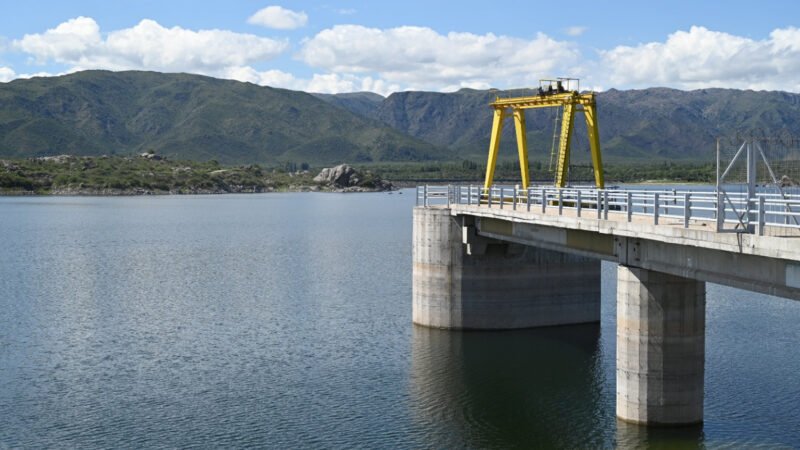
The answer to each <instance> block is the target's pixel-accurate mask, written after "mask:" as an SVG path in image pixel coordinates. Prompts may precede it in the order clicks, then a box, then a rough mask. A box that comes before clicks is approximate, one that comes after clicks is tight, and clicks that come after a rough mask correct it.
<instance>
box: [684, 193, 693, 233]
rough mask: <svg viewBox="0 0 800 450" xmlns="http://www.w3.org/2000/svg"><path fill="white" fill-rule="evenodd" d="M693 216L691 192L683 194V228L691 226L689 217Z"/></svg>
mask: <svg viewBox="0 0 800 450" xmlns="http://www.w3.org/2000/svg"><path fill="white" fill-rule="evenodd" d="M690 217H692V203H691V194H689V193H688V192H685V193H684V194H683V228H689V218H690Z"/></svg>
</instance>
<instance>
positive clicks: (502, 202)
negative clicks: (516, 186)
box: [500, 187, 506, 209]
mask: <svg viewBox="0 0 800 450" xmlns="http://www.w3.org/2000/svg"><path fill="white" fill-rule="evenodd" d="M505 194H506V193H505V188H503V187H501V188H500V209H503V205H504V204H505V202H506V195H505Z"/></svg>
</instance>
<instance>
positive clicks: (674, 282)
mask: <svg viewBox="0 0 800 450" xmlns="http://www.w3.org/2000/svg"><path fill="white" fill-rule="evenodd" d="M617 279H618V281H617V417H619V418H620V419H622V420H625V421H628V422H634V423H639V424H646V425H681V424H696V423H700V422H702V421H703V375H704V367H705V328H706V322H705V311H706V309H705V308H706V295H705V283H704V282H702V281H696V280H692V279H687V278H682V277H676V276H672V275H667V274H664V273H661V272H653V271H649V270H644V269H637V268H633V267H626V266H623V265H621V264H620V265H619V269H618V271H617Z"/></svg>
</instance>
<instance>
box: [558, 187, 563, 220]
mask: <svg viewBox="0 0 800 450" xmlns="http://www.w3.org/2000/svg"><path fill="white" fill-rule="evenodd" d="M563 211H564V189H562V188H558V215H559V216H560V215H561V213H562V212H563Z"/></svg>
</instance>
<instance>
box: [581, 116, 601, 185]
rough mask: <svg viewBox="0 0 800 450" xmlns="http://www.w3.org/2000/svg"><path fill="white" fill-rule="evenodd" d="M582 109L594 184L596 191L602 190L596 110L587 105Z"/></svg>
mask: <svg viewBox="0 0 800 450" xmlns="http://www.w3.org/2000/svg"><path fill="white" fill-rule="evenodd" d="M583 109H584V114H583V115H584V116H585V117H586V130H587V131H588V132H589V147H590V149H591V152H592V167H593V168H594V182H595V185H596V187H597V189H604V188H605V180H604V178H603V157H602V156H601V155H600V128H599V127H598V125H597V108H596V107H595V105H587V106H584V108H583Z"/></svg>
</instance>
